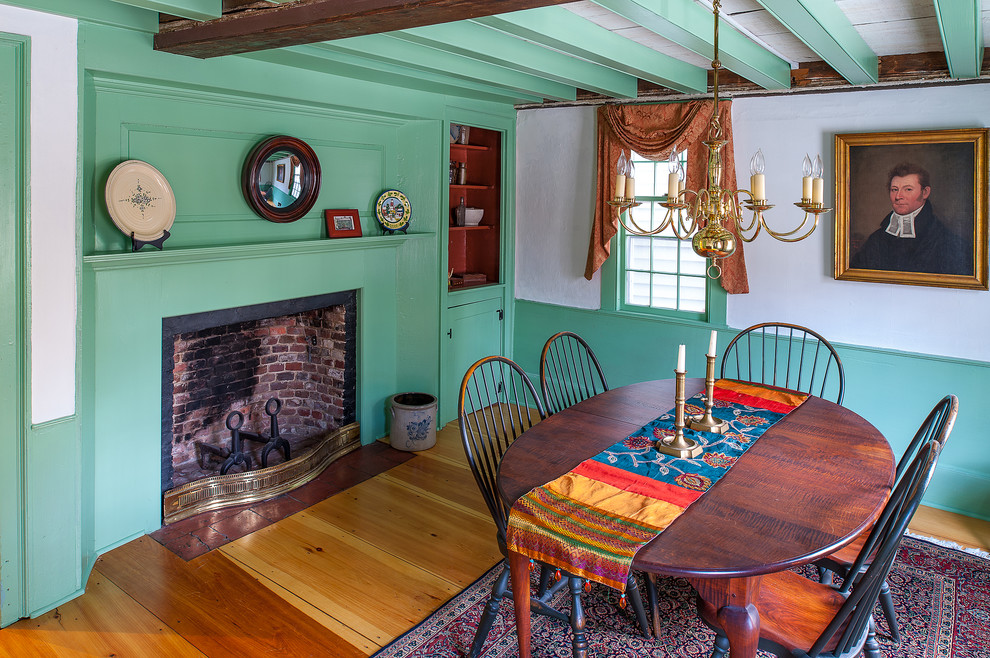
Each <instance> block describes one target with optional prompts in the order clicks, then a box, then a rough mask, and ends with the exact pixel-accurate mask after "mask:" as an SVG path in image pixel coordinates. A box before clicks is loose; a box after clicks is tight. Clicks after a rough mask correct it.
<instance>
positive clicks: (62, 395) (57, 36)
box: [0, 5, 79, 424]
mask: <svg viewBox="0 0 990 658" xmlns="http://www.w3.org/2000/svg"><path fill="white" fill-rule="evenodd" d="M0 30H2V31H4V32H8V33H14V34H23V35H25V36H28V37H30V38H31V49H30V53H31V54H30V57H31V98H30V106H31V119H30V120H31V147H30V149H31V150H30V156H29V158H30V167H31V171H30V192H29V210H28V227H27V233H28V235H29V236H30V239H31V248H30V255H29V263H28V267H29V269H30V278H29V284H28V285H29V289H28V295H29V300H30V302H29V306H28V318H29V320H28V321H29V323H30V329H29V331H28V334H29V335H30V337H31V356H30V367H31V370H30V375H29V376H30V380H31V422H32V423H34V424H38V423H43V422H47V421H50V420H55V419H57V418H63V417H65V416H71V415H72V414H73V413H75V398H76V391H75V384H76V261H77V253H76V180H77V171H78V167H77V153H78V148H77V126H78V119H77V117H78V104H79V91H78V64H77V61H78V57H77V49H76V34H77V21H75V20H74V19H70V18H63V17H60V16H54V15H51V14H44V13H40V12H35V11H29V10H26V9H19V8H16V7H9V6H5V5H0Z"/></svg>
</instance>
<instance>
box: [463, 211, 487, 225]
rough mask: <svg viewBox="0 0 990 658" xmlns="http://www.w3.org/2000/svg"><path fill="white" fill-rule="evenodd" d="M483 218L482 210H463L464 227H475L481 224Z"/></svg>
mask: <svg viewBox="0 0 990 658" xmlns="http://www.w3.org/2000/svg"><path fill="white" fill-rule="evenodd" d="M484 216H485V209H484V208H465V209H464V226H477V225H478V224H480V223H481V218H482V217H484Z"/></svg>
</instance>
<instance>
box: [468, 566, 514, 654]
mask: <svg viewBox="0 0 990 658" xmlns="http://www.w3.org/2000/svg"><path fill="white" fill-rule="evenodd" d="M508 589H509V565H507V564H504V565H503V566H502V573H501V574H499V577H498V579H496V581H495V584H494V585H492V595H491V596H490V597H489V598H488V603H486V604H485V611H484V612H483V613H482V614H481V619H480V620H479V621H478V630H477V631H476V632H475V634H474V641H473V642H471V652H470V653H469V654H468V656H469V657H470V658H477V656H480V655H481V649H482V648H483V647H484V646H485V640H487V639H488V634H489V633H490V632H491V630H492V624H494V623H495V615H496V614H498V609H499V606H500V605H501V604H502V597H503V596H505V593H506V592H507V591H508Z"/></svg>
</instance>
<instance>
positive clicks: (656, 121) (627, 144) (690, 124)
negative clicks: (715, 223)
mask: <svg viewBox="0 0 990 658" xmlns="http://www.w3.org/2000/svg"><path fill="white" fill-rule="evenodd" d="M731 106H732V105H731V101H721V102H720V103H719V108H718V109H719V121H720V122H721V125H722V136H723V138H724V139H728V140H729V143H728V144H726V146H725V148H724V149H723V150H722V154H723V173H722V186H723V187H725V188H728V189H736V170H735V166H734V158H733V152H732V141H731V140H732V114H731ZM710 108H711V102H709V101H707V100H698V101H689V102H686V103H669V104H663V105H604V106H602V107H600V108H599V109H598V179H597V183H596V199H595V221H594V224H593V225H592V228H591V243H590V244H589V245H588V261H587V264H586V266H585V271H584V277H585V278H586V279H588V280H591V278H592V276H594V274H595V272H596V271H598V269H599V268H600V267H601V266H602V263H604V262H605V259H607V258H608V255H609V242H610V241H611V239H612V238H613V237H614V236H615V234H616V233H618V230H619V224H618V220H617V219H616V215H615V209H614V208H613V207H612V206H610V205H608V203H607V202H608V200H609V199H611V198H612V196H613V190H612V184H613V182H614V181H615V163H616V162H617V161H618V159H619V154H620V153H622V152H625V153H626V157H629V151H630V150H632V151H635V152H636V153H638V154H639V155H641V156H643V157H644V158H647V159H649V160H655V161H660V160H665V159H667V158H668V157H669V156H670V151H671V149H672V148H673V147H674V146H675V145H676V146H679V147H680V148H681V149H683V148H687V150H688V161H687V180H686V181H685V185H686V187H687V189H692V190H697V189H700V188H702V187H703V186H704V185H705V184H706V183H707V172H708V149H707V148H706V147H705V146H704V144H702V142H703V141H704V140H705V139H707V138H708V122H709V120H710V119H711V111H710ZM725 228H727V229H728V230H730V231H731V232H732V233H733V234H736V230H735V227H734V226H726V227H725ZM720 264H721V266H722V277H721V280H720V281H721V284H722V287H723V288H725V290H726V292H728V293H731V294H739V293H747V292H749V282H748V280H747V278H746V259H745V257H744V255H743V243H742V240H740V239H739V236H738V235H736V252H735V253H734V254H733V255H732V256H730V257H729V258H726V259H725V260H723V261H722V262H721V263H720Z"/></svg>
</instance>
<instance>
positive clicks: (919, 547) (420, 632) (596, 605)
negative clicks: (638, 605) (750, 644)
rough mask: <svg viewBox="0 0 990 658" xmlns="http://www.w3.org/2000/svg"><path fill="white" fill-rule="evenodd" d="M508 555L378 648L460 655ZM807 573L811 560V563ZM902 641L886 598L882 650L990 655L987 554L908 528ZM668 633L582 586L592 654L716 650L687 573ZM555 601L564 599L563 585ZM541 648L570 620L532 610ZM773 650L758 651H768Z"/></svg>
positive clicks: (667, 603)
mask: <svg viewBox="0 0 990 658" xmlns="http://www.w3.org/2000/svg"><path fill="white" fill-rule="evenodd" d="M501 568H502V567H501V565H498V566H496V567H494V568H493V569H491V570H490V571H489V572H488V573H486V574H485V575H484V576H482V577H481V578H480V579H479V580H477V581H476V582H475V583H474V584H472V585H471V586H469V587H468V588H467V589H465V590H464V591H463V592H461V593H460V594H458V595H457V596H455V597H454V598H453V599H451V600H450V601H449V602H447V603H446V604H445V605H444V606H443V607H441V608H440V609H439V610H438V611H437V612H435V613H434V614H432V615H430V616H429V617H428V618H427V619H426V620H424V621H423V622H421V623H420V624H419V625H417V626H416V627H414V628H413V629H411V630H410V631H408V632H407V633H406V634H405V635H403V636H402V637H400V638H398V639H397V640H395V641H394V642H393V643H392V644H390V645H388V646H387V647H385V648H383V649H382V650H381V651H379V652H378V653H376V654H375V655H374V658H460V657H462V656H466V655H467V651H468V649H469V648H470V646H471V641H472V639H473V638H474V632H475V629H476V628H477V623H478V619H479V617H480V616H481V612H482V608H483V606H484V603H485V601H486V600H487V599H488V596H489V594H490V592H491V586H492V582H493V581H494V579H495V578H497V577H498V574H499V572H500V570H501ZM805 569H806V570H807V571H808V572H809V573H810V569H809V568H808V567H805ZM888 582H889V583H890V587H891V590H892V592H893V595H894V602H895V608H896V611H897V619H898V622H899V624H900V630H901V643H900V645H897V646H895V645H894V644H893V643H891V641H890V639H889V632H888V629H887V626H886V623H885V622H884V620H883V615H882V614H880V610H879V608H877V612H876V615H875V620H876V622H877V628H878V638H879V640H880V645H881V647H882V651H883V656H884V658H990V560H987V559H985V558H982V557H979V556H976V555H971V554H969V553H964V552H961V551H956V550H953V549H951V548H945V547H942V546H937V545H935V544H932V543H929V542H926V541H921V540H918V539H913V538H910V537H906V538H905V539H904V541H903V543H902V544H901V548H900V552H899V554H898V558H897V562H896V563H895V564H894V568H893V570H892V571H891V574H890V576H889V578H888ZM658 585H659V587H660V614H661V616H662V617H663V621H662V624H661V625H662V628H663V636H662V637H661V638H659V639H651V640H647V639H646V638H644V637H643V636H642V635H640V632H639V630H638V626H637V625H636V620H635V618H634V616H633V614H632V611H631V610H630V609H621V608H620V607H619V606H618V605H617V601H618V596H619V594H618V592H616V591H615V590H612V589H609V588H607V587H601V586H596V587H594V588H593V589H592V591H591V592H590V593H586V594H585V595H584V602H585V606H586V613H587V625H586V629H587V633H588V640H589V644H590V646H589V651H588V655H589V656H594V657H595V658H627V657H633V656H635V657H641V656H642V657H648V658H696V657H699V658H700V657H707V656H708V655H709V654H710V653H711V649H712V644H713V642H714V640H715V634H714V633H713V632H712V631H710V630H709V629H708V627H707V626H705V625H704V624H703V623H702V622H701V621H700V620H699V618H698V615H697V612H696V609H695V603H694V594H693V591H692V590H691V587H690V586H689V585H688V584H687V583H686V582H685V581H683V580H678V579H674V578H661V579H659V583H658ZM557 607H564V608H566V607H567V597H566V593H562V594H561V600H560V601H558V602H557ZM532 633H533V634H532V648H533V656H534V657H537V656H539V657H545V656H554V657H559V658H568V657H569V656H570V655H571V646H570V629H569V628H568V627H567V626H566V625H565V624H563V623H561V622H559V621H557V620H555V619H550V618H547V617H543V616H540V615H533V618H532ZM516 642H517V640H516V633H515V619H514V616H513V612H512V603H511V601H503V602H502V607H501V609H500V611H499V614H498V616H497V618H496V620H495V624H494V627H493V628H492V632H491V634H490V635H489V636H488V641H487V642H486V643H485V650H484V652H483V654H482V655H483V656H485V657H486V658H496V657H497V658H515V657H517V656H518V655H519V654H518V650H517V644H516ZM769 655H770V654H764V653H762V652H761V653H760V656H761V658H762V657H764V656H769Z"/></svg>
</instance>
